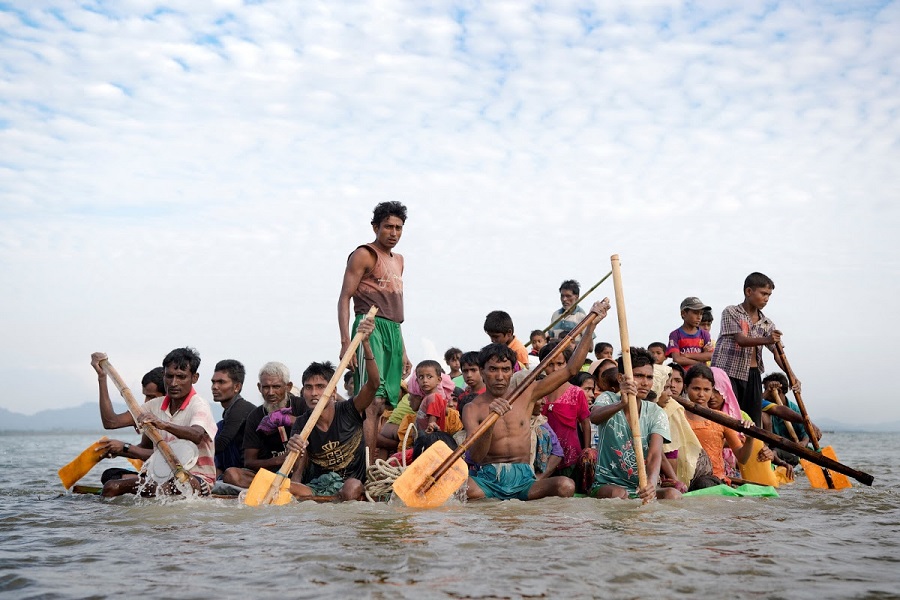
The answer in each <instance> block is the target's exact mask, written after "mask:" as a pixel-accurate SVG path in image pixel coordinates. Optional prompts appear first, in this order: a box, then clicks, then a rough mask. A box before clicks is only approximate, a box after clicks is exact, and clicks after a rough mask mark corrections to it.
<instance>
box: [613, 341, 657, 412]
mask: <svg viewBox="0 0 900 600" xmlns="http://www.w3.org/2000/svg"><path fill="white" fill-rule="evenodd" d="M616 362H617V363H618V365H619V383H620V384H621V383H624V381H625V359H624V357H622V356H620V357H619V360H618V361H616ZM653 364H654V362H653V356H651V355H650V352H648V351H647V350H645V349H644V348H632V349H631V372H632V373H633V374H634V384H635V385H636V386H637V399H638V400H644V399H645V398H646V397H647V394H649V393H650V389H651V388H652V387H653Z"/></svg>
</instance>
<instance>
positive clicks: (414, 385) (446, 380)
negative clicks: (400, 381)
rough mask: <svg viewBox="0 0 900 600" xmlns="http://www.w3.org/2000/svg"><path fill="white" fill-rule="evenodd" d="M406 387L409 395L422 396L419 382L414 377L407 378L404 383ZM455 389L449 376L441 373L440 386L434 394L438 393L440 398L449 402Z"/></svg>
mask: <svg viewBox="0 0 900 600" xmlns="http://www.w3.org/2000/svg"><path fill="white" fill-rule="evenodd" d="M406 385H407V387H408V388H409V393H410V394H412V395H413V396H424V395H425V394H423V393H422V388H420V387H419V380H418V379H417V378H416V376H415V375H413V376H412V377H410V378H409V380H407V382H406ZM455 389H456V384H455V383H453V380H452V379H450V376H449V375H447V374H446V373H441V385H439V386H438V389H436V390H435V391H436V392H440V393H441V396H443V397H444V399H446V400H449V399H450V398H451V397H452V396H453V390H455Z"/></svg>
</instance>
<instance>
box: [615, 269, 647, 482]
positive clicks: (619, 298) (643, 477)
mask: <svg viewBox="0 0 900 600" xmlns="http://www.w3.org/2000/svg"><path fill="white" fill-rule="evenodd" d="M609 261H610V263H611V264H612V274H613V288H615V293H616V316H617V317H618V318H619V338H620V340H621V343H622V366H623V367H624V369H625V379H626V380H628V381H634V370H633V369H632V366H631V346H630V344H629V342H628V319H627V318H626V316H625V292H624V291H623V289H622V269H621V266H620V265H619V255H618V254H613V255H612V256H611V257H610V259H609ZM625 397H626V399H627V401H628V410H627V411H626V416H627V418H628V426H629V427H630V428H631V444H632V446H634V457H635V460H636V462H637V472H638V473H637V474H638V485H639V486H640V487H642V488H643V487H645V486H646V485H647V467H646V465H645V464H644V441H643V438H642V437H641V423H640V417H639V416H638V408H637V398H636V397H635V396H634V394H625Z"/></svg>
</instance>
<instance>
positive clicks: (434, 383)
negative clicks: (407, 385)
mask: <svg viewBox="0 0 900 600" xmlns="http://www.w3.org/2000/svg"><path fill="white" fill-rule="evenodd" d="M442 373H443V370H442V369H441V365H440V364H438V362H437V361H434V360H423V361H422V362H420V363H419V364H418V365H416V381H417V382H418V383H419V387H420V388H421V390H422V403H421V404H420V405H419V411H418V414H417V415H416V428H417V429H418V430H419V431H421V432H422V433H431V432H433V431H446V426H447V399H446V398H444V395H443V394H442V393H441V390H440V387H441V374H442Z"/></svg>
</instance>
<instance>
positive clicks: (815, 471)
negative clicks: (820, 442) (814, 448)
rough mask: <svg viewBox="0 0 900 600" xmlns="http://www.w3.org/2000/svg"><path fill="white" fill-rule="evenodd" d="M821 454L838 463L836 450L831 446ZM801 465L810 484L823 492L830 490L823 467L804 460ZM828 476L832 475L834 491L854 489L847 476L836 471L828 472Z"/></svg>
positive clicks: (825, 448)
mask: <svg viewBox="0 0 900 600" xmlns="http://www.w3.org/2000/svg"><path fill="white" fill-rule="evenodd" d="M821 454H822V456H827V457H828V458H830V459H831V460H834V461H837V456H836V455H835V453H834V448H832V447H831V446H825V447H824V448H822V451H821ZM800 464H801V465H803V472H804V473H806V477H807V478H808V479H809V484H810V485H811V486H812V487H814V488H818V489H822V490H827V489H830V488H829V487H828V480H827V479H825V473H824V472H823V471H822V467H820V466H818V465H816V464H813V463H811V462H810V461H808V460H805V459H803V458H801V459H800ZM828 474H829V475H831V482H832V483H833V484H834V489H836V490H845V489H847V488H851V487H853V484H852V483H850V479H848V478H847V476H846V475H843V474H842V473H838V472H836V471H828Z"/></svg>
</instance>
